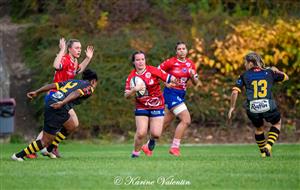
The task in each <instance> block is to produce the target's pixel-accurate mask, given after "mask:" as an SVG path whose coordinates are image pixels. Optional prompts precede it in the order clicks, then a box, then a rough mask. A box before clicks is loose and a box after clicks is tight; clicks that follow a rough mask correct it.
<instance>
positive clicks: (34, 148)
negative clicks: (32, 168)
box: [16, 140, 44, 158]
mask: <svg viewBox="0 0 300 190" xmlns="http://www.w3.org/2000/svg"><path fill="white" fill-rule="evenodd" d="M43 148H44V147H43V145H42V141H41V140H36V141H33V142H32V143H30V144H29V145H28V147H26V148H25V149H23V150H22V151H21V152H19V153H17V154H16V156H17V157H18V158H23V157H24V156H26V155H28V154H33V153H35V152H38V151H40V150H42V149H43Z"/></svg>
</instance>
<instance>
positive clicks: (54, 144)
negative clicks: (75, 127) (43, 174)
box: [47, 128, 68, 152]
mask: <svg viewBox="0 0 300 190" xmlns="http://www.w3.org/2000/svg"><path fill="white" fill-rule="evenodd" d="M67 136H68V132H67V130H66V129H65V128H62V129H61V130H60V132H58V133H57V134H56V137H55V139H54V141H53V142H52V144H51V145H49V146H48V147H47V151H48V152H52V150H53V148H54V147H57V146H58V144H59V143H60V142H61V141H63V140H65V139H66V137H67Z"/></svg>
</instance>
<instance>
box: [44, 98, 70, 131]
mask: <svg viewBox="0 0 300 190" xmlns="http://www.w3.org/2000/svg"><path fill="white" fill-rule="evenodd" d="M52 103H54V102H53V101H51V100H50V101H48V102H47V103H46V105H45V112H44V128H43V130H44V131H45V132H47V133H49V134H51V135H56V133H57V132H59V131H60V130H61V128H62V127H63V124H64V123H65V122H66V121H67V120H68V119H69V118H70V115H69V110H68V109H66V108H65V107H62V108H61V109H53V108H52V107H50V105H51V104H52Z"/></svg>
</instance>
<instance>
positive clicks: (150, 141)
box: [148, 138, 155, 151]
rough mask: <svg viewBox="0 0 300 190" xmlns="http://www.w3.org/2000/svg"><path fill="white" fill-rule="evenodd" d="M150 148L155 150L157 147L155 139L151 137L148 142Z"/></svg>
mask: <svg viewBox="0 0 300 190" xmlns="http://www.w3.org/2000/svg"><path fill="white" fill-rule="evenodd" d="M148 148H149V150H151V151H152V150H153V149H154V148H155V139H153V138H151V139H150V140H149V143H148Z"/></svg>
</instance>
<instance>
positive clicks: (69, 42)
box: [66, 39, 80, 51]
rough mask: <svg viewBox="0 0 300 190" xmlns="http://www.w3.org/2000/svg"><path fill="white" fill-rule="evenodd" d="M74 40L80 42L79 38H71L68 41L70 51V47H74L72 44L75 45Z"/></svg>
mask: <svg viewBox="0 0 300 190" xmlns="http://www.w3.org/2000/svg"><path fill="white" fill-rule="evenodd" d="M74 42H80V41H79V40H77V39H69V40H68V41H67V44H66V45H67V51H69V48H71V47H72V45H73V43H74Z"/></svg>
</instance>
